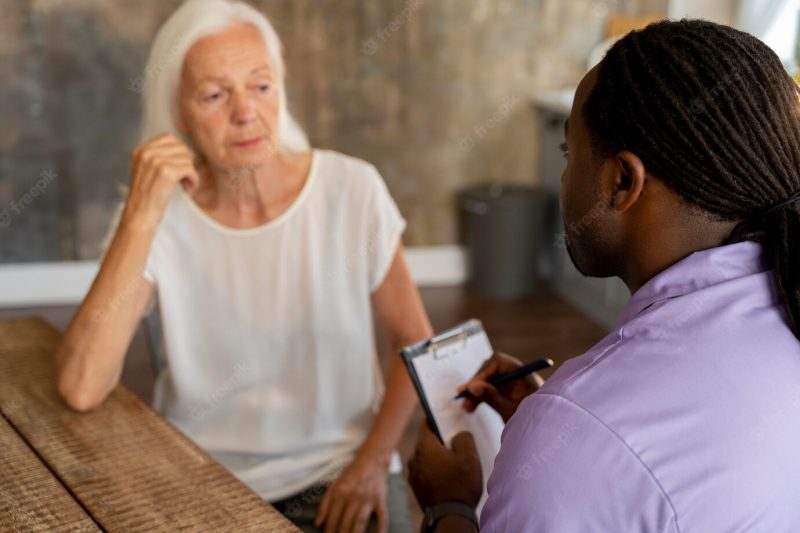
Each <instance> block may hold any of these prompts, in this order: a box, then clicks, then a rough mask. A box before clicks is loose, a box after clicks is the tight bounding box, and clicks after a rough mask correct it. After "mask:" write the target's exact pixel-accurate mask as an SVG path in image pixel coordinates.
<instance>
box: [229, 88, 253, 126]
mask: <svg viewBox="0 0 800 533" xmlns="http://www.w3.org/2000/svg"><path fill="white" fill-rule="evenodd" d="M255 116H256V109H255V104H254V102H253V99H252V98H251V97H250V95H249V94H247V92H241V91H237V92H236V93H235V94H234V97H233V117H232V118H233V121H234V122H236V123H244V122H249V121H250V120H252V119H253V118H255Z"/></svg>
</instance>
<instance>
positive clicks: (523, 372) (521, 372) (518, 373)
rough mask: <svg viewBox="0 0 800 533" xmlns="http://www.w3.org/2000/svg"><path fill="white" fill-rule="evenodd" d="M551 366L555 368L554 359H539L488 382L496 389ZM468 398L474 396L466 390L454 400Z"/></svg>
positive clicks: (494, 377) (491, 378) (492, 378)
mask: <svg viewBox="0 0 800 533" xmlns="http://www.w3.org/2000/svg"><path fill="white" fill-rule="evenodd" d="M551 366H553V360H552V359H550V358H547V359H539V360H538V361H534V362H532V363H528V364H527V365H522V366H521V367H519V368H518V369H516V370H514V371H513V372H509V373H508V374H503V375H502V376H493V377H490V378H489V379H488V380H487V381H488V382H489V383H491V384H492V385H493V386H494V387H501V386H503V385H505V384H506V383H508V382H509V381H514V380H515V379H518V378H521V377H523V376H527V375H528V374H530V373H531V372H536V371H538V370H544V369H545V368H550V367H551ZM467 396H472V394H470V392H469V391H468V390H466V389H464V390H463V391H462V392H460V393H458V395H456V397H455V398H453V399H454V400H458V399H459V398H466V397H467Z"/></svg>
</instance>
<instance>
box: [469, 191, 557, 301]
mask: <svg viewBox="0 0 800 533" xmlns="http://www.w3.org/2000/svg"><path fill="white" fill-rule="evenodd" d="M550 200H551V198H550V195H549V194H547V193H546V192H545V191H544V190H541V189H537V188H533V187H526V186H523V185H516V184H511V183H493V184H489V185H479V186H476V187H470V188H468V189H465V190H463V191H462V192H461V194H460V196H459V207H460V211H461V220H462V224H463V239H464V242H465V243H466V245H467V249H468V256H469V267H470V286H471V287H472V288H473V289H474V290H475V291H476V292H478V293H480V294H484V295H486V296H490V297H494V298H498V299H504V300H508V299H515V298H521V297H523V296H527V295H529V294H531V293H532V292H533V291H534V290H535V288H536V284H537V265H538V259H539V257H538V256H539V252H540V250H541V248H542V244H543V239H544V236H545V233H546V223H547V212H548V208H549V207H550Z"/></svg>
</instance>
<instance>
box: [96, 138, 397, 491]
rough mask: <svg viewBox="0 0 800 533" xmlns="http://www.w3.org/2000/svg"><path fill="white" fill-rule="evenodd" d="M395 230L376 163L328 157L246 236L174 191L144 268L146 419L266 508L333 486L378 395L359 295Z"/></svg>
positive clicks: (382, 263) (385, 259)
mask: <svg viewBox="0 0 800 533" xmlns="http://www.w3.org/2000/svg"><path fill="white" fill-rule="evenodd" d="M115 228H116V221H115V222H114V223H113V224H112V228H111V231H110V232H109V235H108V237H107V240H106V242H108V240H110V237H111V236H112V235H113V232H114V231H115ZM404 229H405V220H404V219H403V217H402V216H401V215H400V212H399V210H398V209H397V206H396V205H395V203H394V201H393V200H392V198H391V197H390V195H389V192H388V190H387V188H386V185H385V184H384V182H383V180H382V178H381V176H380V174H379V173H378V171H377V170H376V169H375V167H374V166H372V165H370V164H368V163H366V162H364V161H361V160H358V159H355V158H352V157H348V156H345V155H342V154H339V153H336V152H331V151H320V150H314V152H313V158H312V163H311V170H310V173H309V176H308V179H307V180H306V183H305V184H304V186H303V189H302V191H301V192H300V194H299V196H298V197H297V199H296V200H295V201H294V203H293V204H292V205H291V206H290V207H289V208H288V209H287V210H286V211H285V212H284V213H283V214H281V215H280V216H279V217H278V218H276V219H274V220H272V221H270V222H268V223H266V224H264V225H262V226H258V227H255V228H249V229H234V228H230V227H227V226H224V225H222V224H220V223H218V222H216V221H215V220H213V219H212V218H211V217H209V216H208V215H207V214H206V213H205V212H203V211H202V210H201V209H200V208H199V207H198V206H197V205H196V204H195V203H194V202H193V201H192V200H191V198H190V197H189V196H188V195H187V194H186V193H185V192H184V191H183V189H182V188H180V187H177V188H176V189H175V193H174V194H173V196H172V198H171V200H170V204H169V206H168V208H167V210H166V212H165V214H164V217H163V219H162V221H161V224H160V225H159V227H158V230H157V232H156V236H155V238H154V240H153V244H152V247H151V250H150V254H149V257H148V260H147V266H146V268H145V271H144V276H145V278H146V279H148V281H150V282H151V283H153V284H154V285H155V287H156V294H157V297H158V306H159V310H160V316H161V322H162V329H163V334H164V351H165V354H166V359H167V366H166V368H164V369H163V370H162V371H161V373H160V374H159V376H158V378H157V380H156V388H155V395H154V400H153V403H154V407H155V409H157V410H158V411H159V412H160V413H162V414H163V415H164V416H165V417H166V418H167V419H168V420H169V421H170V422H172V423H173V424H174V425H175V426H177V427H178V428H179V429H180V430H181V431H183V432H184V433H185V434H186V435H188V436H189V437H190V438H191V439H192V440H194V441H195V442H196V443H198V444H199V445H200V446H201V447H202V448H204V449H205V450H206V451H208V452H209V453H210V454H211V455H212V456H213V457H215V458H216V459H217V460H218V461H220V462H221V463H222V464H223V465H224V466H226V467H227V468H228V469H229V470H231V471H232V472H233V473H234V474H235V475H236V476H237V477H238V478H240V479H241V480H242V481H243V482H244V483H246V484H247V485H249V486H250V487H251V488H252V489H253V490H255V491H256V492H257V493H259V494H260V495H261V496H262V497H263V498H264V499H266V500H272V501H274V500H277V499H281V498H284V497H286V496H289V495H292V494H295V493H297V492H300V491H302V490H303V489H306V488H308V487H310V486H312V485H314V484H315V483H316V482H318V481H320V480H323V479H325V480H330V479H331V478H332V477H335V475H336V474H337V473H338V471H340V470H341V469H342V467H343V466H344V465H346V463H348V462H350V461H351V460H352V459H353V457H354V452H355V451H356V450H357V448H358V447H359V446H360V444H361V443H362V442H363V440H364V439H365V438H366V435H367V433H368V431H369V429H370V427H371V425H372V422H373V419H374V417H375V414H376V412H377V409H378V407H379V404H380V401H381V399H382V397H383V380H382V377H381V373H380V368H379V365H378V360H377V354H376V350H375V339H374V334H373V321H372V309H371V305H370V295H371V294H372V293H373V292H374V291H375V290H376V289H377V288H378V287H379V286H380V284H381V283H382V281H383V279H384V277H385V275H386V273H387V271H388V269H389V267H390V265H391V263H392V260H393V258H394V255H395V252H396V250H397V247H398V244H399V242H400V237H401V234H402V232H403V230H404ZM393 459H394V460H393V467H392V471H395V472H396V471H399V470H401V467H400V462H399V459H398V457H397V454H396V453H395V456H394V458H393Z"/></svg>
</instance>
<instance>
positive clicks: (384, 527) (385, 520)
mask: <svg viewBox="0 0 800 533" xmlns="http://www.w3.org/2000/svg"><path fill="white" fill-rule="evenodd" d="M375 514H376V515H377V517H378V528H377V529H378V533H387V532H388V531H389V510H388V509H387V508H386V502H385V501H381V502H380V503H378V506H377V507H375Z"/></svg>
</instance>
